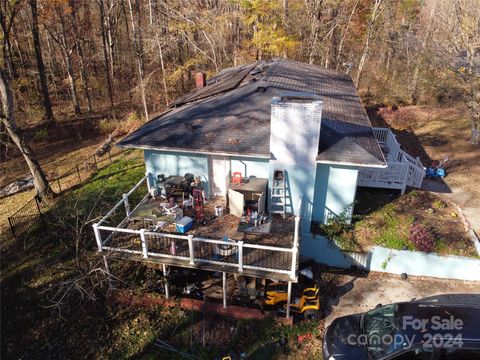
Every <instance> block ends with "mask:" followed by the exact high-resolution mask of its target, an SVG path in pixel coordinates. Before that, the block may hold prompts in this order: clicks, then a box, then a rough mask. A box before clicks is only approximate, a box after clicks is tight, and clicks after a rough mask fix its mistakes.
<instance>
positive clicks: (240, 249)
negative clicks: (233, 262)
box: [237, 241, 243, 272]
mask: <svg viewBox="0 0 480 360" xmlns="http://www.w3.org/2000/svg"><path fill="white" fill-rule="evenodd" d="M237 245H238V272H242V271H243V241H238V242H237Z"/></svg>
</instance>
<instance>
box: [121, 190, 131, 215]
mask: <svg viewBox="0 0 480 360" xmlns="http://www.w3.org/2000/svg"><path fill="white" fill-rule="evenodd" d="M122 198H123V203H124V204H125V213H126V214H127V218H129V219H130V203H129V202H128V195H127V194H123V195H122Z"/></svg>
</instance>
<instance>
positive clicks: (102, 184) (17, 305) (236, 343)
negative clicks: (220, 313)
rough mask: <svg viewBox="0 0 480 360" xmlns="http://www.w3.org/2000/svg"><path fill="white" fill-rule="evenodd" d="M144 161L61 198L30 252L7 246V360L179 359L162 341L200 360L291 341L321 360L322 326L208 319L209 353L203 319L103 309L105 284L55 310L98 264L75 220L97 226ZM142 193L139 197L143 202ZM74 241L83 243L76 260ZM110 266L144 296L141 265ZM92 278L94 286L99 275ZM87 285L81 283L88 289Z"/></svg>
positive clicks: (274, 349)
mask: <svg viewBox="0 0 480 360" xmlns="http://www.w3.org/2000/svg"><path fill="white" fill-rule="evenodd" d="M139 155H140V154H139V153H138V152H130V153H125V154H124V155H122V157H121V158H120V159H118V160H116V161H114V162H113V163H112V164H111V165H109V166H107V167H105V168H104V169H101V170H99V171H97V172H95V173H94V174H93V175H92V176H91V177H90V178H89V179H88V180H86V181H85V182H84V183H82V184H81V185H80V186H78V187H77V188H71V189H70V190H68V191H67V192H66V193H65V194H64V196H63V197H62V198H60V199H57V200H56V202H55V203H54V204H53V205H52V208H51V209H50V211H49V212H48V213H47V216H48V219H49V221H50V227H49V230H50V231H49V236H48V237H46V236H39V237H38V238H35V239H33V241H32V242H31V244H30V246H29V247H28V248H27V249H26V250H23V247H21V246H18V245H19V244H16V243H15V242H14V241H9V242H6V243H3V244H2V263H1V273H2V278H1V301H2V307H1V318H2V327H1V341H2V347H1V358H2V359H3V358H5V359H9V358H16V359H18V358H24V359H52V358H74V359H87V358H88V359H91V358H102V359H103V358H112V359H129V358H136V359H157V358H169V359H170V358H171V359H181V358H182V357H181V356H180V355H178V354H173V353H171V352H168V351H166V350H162V349H159V348H157V347H155V346H154V345H153V344H154V342H155V340H156V339H157V338H160V339H163V340H166V341H168V342H169V343H170V344H171V345H173V346H175V347H176V348H177V349H180V350H182V351H185V352H188V353H193V354H195V356H197V357H199V358H200V359H212V358H214V357H220V356H224V355H226V354H227V353H228V352H229V351H237V352H245V353H247V354H248V355H249V358H251V359H269V358H277V356H278V355H279V354H280V353H281V352H282V351H281V349H280V348H279V346H278V345H276V343H277V342H278V340H279V339H280V338H282V337H285V338H287V341H288V343H289V348H290V354H293V355H294V356H293V357H292V358H318V356H319V352H320V349H321V346H320V341H321V340H320V331H319V323H318V322H314V323H310V324H304V323H300V324H299V325H297V326H295V327H293V328H292V327H285V326H281V325H277V324H276V323H274V322H272V321H269V320H265V321H253V320H251V321H235V320H231V319H225V318H218V317H215V318H209V317H207V318H206V326H205V327H206V347H205V348H203V347H202V345H201V344H202V329H203V328H204V322H203V319H204V317H203V314H199V313H194V314H193V315H192V313H190V312H186V311H184V310H181V309H180V308H174V309H166V308H161V307H153V308H140V307H126V306H118V305H116V306H111V305H109V304H108V303H106V298H105V296H104V290H105V289H104V288H103V287H102V286H100V287H99V290H98V293H96V294H95V299H96V300H94V301H91V300H83V301H82V300H81V296H80V293H79V292H78V291H72V292H71V293H70V295H69V296H68V298H67V299H66V301H65V302H64V303H63V305H62V306H61V307H51V306H52V300H55V299H57V297H56V291H57V290H62V291H63V290H65V288H62V287H60V286H59V284H60V283H62V282H65V283H67V282H68V281H69V280H71V279H75V278H76V276H78V274H79V273H82V272H85V271H86V270H88V269H89V268H90V267H89V266H91V265H92V264H95V263H96V262H99V261H101V258H100V257H99V256H98V253H97V252H96V245H95V240H94V238H93V234H92V231H91V226H90V225H91V223H89V224H87V225H85V227H84V229H83V230H82V231H80V232H79V229H78V221H80V223H82V222H83V221H85V220H86V219H93V220H94V219H98V217H99V216H100V215H102V214H105V212H106V211H107V210H108V209H109V208H110V207H111V206H112V205H113V204H114V203H115V202H117V201H118V200H119V199H120V198H121V195H122V194H123V193H125V192H127V191H128V190H129V189H130V188H131V187H132V186H133V185H134V184H136V183H137V182H138V180H139V179H140V178H142V177H143V176H144V166H143V160H142V157H141V156H139ZM135 195H136V193H134V196H135ZM141 195H143V194H140V192H138V194H137V196H138V197H140V196H141ZM79 234H80V235H79ZM76 239H77V240H79V241H80V243H81V251H80V255H79V258H77V257H76ZM78 263H80V265H79V264H78ZM111 267H112V269H113V272H114V274H119V276H121V274H127V276H125V279H127V280H128V283H127V284H124V286H128V287H130V288H131V289H132V291H140V292H141V291H142V290H141V289H142V283H141V281H142V279H141V276H138V274H139V273H142V272H143V273H144V274H146V275H145V276H149V275H148V272H146V271H139V269H140V268H141V267H139V265H138V264H137V263H133V262H120V261H117V262H113V261H112V262H111ZM142 268H143V267H142ZM122 278H123V277H122ZM88 279H92V281H94V280H96V279H97V277H93V276H91V277H89V278H88ZM130 279H135V281H134V280H130ZM88 281H90V280H88ZM88 281H81V282H79V284H81V285H82V286H84V287H85V288H88ZM65 286H66V285H64V287H65ZM137 289H138V290H137ZM304 332H310V333H312V334H313V335H314V338H313V339H311V340H309V341H306V344H305V345H302V347H301V348H299V347H297V345H296V336H297V335H298V334H301V333H304ZM307 343H308V344H307ZM191 345H193V346H191ZM309 346H310V347H309ZM305 349H308V352H306V351H307V350H305ZM307 355H308V356H307Z"/></svg>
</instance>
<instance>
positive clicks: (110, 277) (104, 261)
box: [103, 255, 113, 289]
mask: <svg viewBox="0 0 480 360" xmlns="http://www.w3.org/2000/svg"><path fill="white" fill-rule="evenodd" d="M103 263H104V265H105V274H106V275H107V281H108V288H109V289H112V288H113V283H112V276H111V274H110V267H109V266H108V260H107V256H106V255H103Z"/></svg>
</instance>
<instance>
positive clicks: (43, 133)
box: [33, 129, 48, 140]
mask: <svg viewBox="0 0 480 360" xmlns="http://www.w3.org/2000/svg"><path fill="white" fill-rule="evenodd" d="M47 137H48V131H47V129H38V130H36V131H35V134H33V138H34V139H35V140H43V139H46V138H47Z"/></svg>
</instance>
